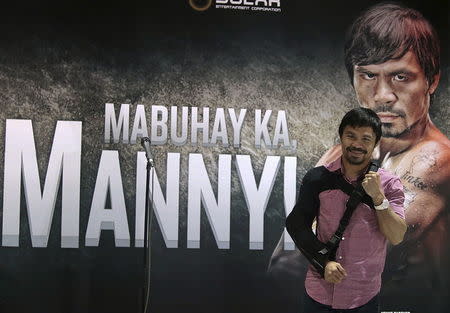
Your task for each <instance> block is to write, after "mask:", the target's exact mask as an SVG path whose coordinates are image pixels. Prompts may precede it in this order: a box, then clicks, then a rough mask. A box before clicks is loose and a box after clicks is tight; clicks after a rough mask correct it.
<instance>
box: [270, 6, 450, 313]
mask: <svg viewBox="0 0 450 313" xmlns="http://www.w3.org/2000/svg"><path fill="white" fill-rule="evenodd" d="M345 64H346V68H347V71H348V73H349V77H350V80H351V83H352V85H353V87H354V89H355V92H356V96H357V98H358V101H359V103H360V105H361V106H362V107H366V108H371V109H373V110H374V111H375V112H376V113H377V114H378V116H379V117H380V119H381V122H382V131H383V135H382V137H381V140H380V144H379V147H377V149H375V150H374V154H373V158H374V159H377V160H379V161H381V162H382V166H383V168H385V169H387V170H389V171H391V172H392V173H394V174H395V175H397V176H398V177H400V179H401V180H402V182H403V185H404V188H405V217H406V223H407V225H408V230H407V233H406V235H405V240H404V241H403V242H402V243H401V244H400V245H397V246H395V247H389V248H388V249H389V251H388V256H387V260H386V269H385V273H384V278H385V281H386V282H389V288H388V290H386V291H385V294H386V295H387V296H388V297H391V298H392V299H393V301H392V302H395V303H397V304H398V305H399V306H400V307H398V308H403V309H405V310H408V309H413V310H418V312H419V311H422V310H425V309H427V308H430V305H434V306H435V308H436V309H442V308H443V307H445V303H444V304H439V302H438V301H439V300H440V301H443V299H444V298H443V297H441V296H440V293H442V294H445V293H446V290H447V287H448V286H446V284H447V283H448V278H447V277H448V276H449V272H448V269H447V268H448V262H449V257H448V256H449V253H448V252H449V248H448V244H447V242H446V241H447V240H448V238H449V231H450V227H449V218H448V207H449V203H450V201H449V200H450V199H449V198H450V192H449V190H450V141H449V140H448V138H447V137H446V136H445V135H444V134H442V133H441V132H440V131H439V130H438V129H437V128H436V126H435V125H434V124H433V123H432V121H431V119H430V116H429V114H428V111H429V107H430V105H431V102H432V101H431V100H432V97H433V94H434V92H435V91H436V88H437V86H438V83H439V79H440V69H439V64H440V48H439V39H438V37H437V35H436V32H435V30H434V29H433V27H432V26H431V25H430V23H429V22H428V21H427V20H426V19H425V18H424V17H423V16H422V15H421V14H420V13H419V12H417V11H416V10H413V9H410V8H405V7H402V6H399V5H396V4H380V5H375V6H374V7H371V8H369V9H368V10H367V11H365V12H364V13H363V14H362V15H361V16H359V17H358V18H357V19H356V20H355V22H354V24H353V25H352V26H351V28H350V31H349V33H348V36H347V40H346V44H345ZM340 155H341V147H340V145H337V146H335V147H333V148H331V149H330V150H329V151H327V152H326V153H325V154H324V155H323V156H322V158H321V159H320V160H319V162H318V165H322V164H326V163H328V162H330V161H331V160H334V159H336V158H337V157H339V156H340ZM281 242H282V241H280V243H281ZM302 264H304V261H302V258H301V255H300V253H299V252H298V251H283V249H282V246H281V244H279V245H278V247H277V249H276V250H275V252H274V254H273V256H272V259H271V264H270V268H269V272H270V273H271V276H272V277H273V278H275V279H278V278H277V277H280V278H281V277H282V276H285V275H287V276H289V277H302V276H304V274H303V273H304V270H303V269H302V266H303V265H302ZM384 286H388V285H387V284H384ZM431 291H432V292H431ZM425 293H429V294H431V293H432V294H433V295H434V296H436V299H435V300H433V301H430V299H429V298H426V299H425V298H422V297H420V295H421V294H425ZM391 308H392V307H391Z"/></svg>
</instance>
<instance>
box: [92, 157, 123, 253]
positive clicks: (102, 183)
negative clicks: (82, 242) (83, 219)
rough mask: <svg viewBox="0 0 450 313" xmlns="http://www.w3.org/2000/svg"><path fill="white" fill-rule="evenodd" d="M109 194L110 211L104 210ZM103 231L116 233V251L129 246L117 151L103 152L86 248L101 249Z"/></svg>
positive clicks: (93, 198)
mask: <svg viewBox="0 0 450 313" xmlns="http://www.w3.org/2000/svg"><path fill="white" fill-rule="evenodd" d="M108 191H109V197H110V199H111V208H110V209H105V206H106V197H107V195H108ZM102 229H111V230H113V231H114V237H115V244H116V246H117V247H129V246H130V231H129V229H128V218H127V209H126V207H125V197H124V195H123V185H122V176H121V174H120V164H119V153H118V152H117V151H102V156H101V158H100V165H99V166H98V173H97V181H96V182H95V189H94V195H93V197H92V204H91V212H90V214H89V221H88V226H87V230H86V246H94V247H97V246H98V242H99V239H100V232H101V230H102Z"/></svg>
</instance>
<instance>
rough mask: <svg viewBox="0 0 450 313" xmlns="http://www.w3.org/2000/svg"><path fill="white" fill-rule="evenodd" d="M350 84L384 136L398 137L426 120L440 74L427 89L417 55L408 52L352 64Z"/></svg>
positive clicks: (426, 82) (427, 84)
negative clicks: (376, 118)
mask: <svg viewBox="0 0 450 313" xmlns="http://www.w3.org/2000/svg"><path fill="white" fill-rule="evenodd" d="M353 82H354V87H355V91H356V96H357V98H358V101H359V103H360V104H361V106H362V107H365V108H369V109H372V110H374V111H375V112H376V113H377V114H378V116H379V117H380V119H381V123H382V131H383V137H400V136H401V135H402V134H404V133H405V132H407V131H408V130H409V129H410V128H411V127H412V126H414V125H415V124H416V123H417V122H419V121H425V120H426V119H427V117H428V109H429V106H430V95H431V94H432V93H433V92H434V91H435V90H436V87H437V84H438V82H439V75H436V77H435V79H434V82H433V84H432V85H431V86H430V84H429V83H428V81H427V80H426V78H425V74H424V72H423V70H422V68H421V67H420V65H419V62H418V61H417V57H416V55H415V54H414V53H413V52H412V51H408V52H407V53H406V54H405V55H404V56H403V57H401V58H400V59H395V60H394V59H392V60H389V61H386V62H384V63H381V64H370V65H360V66H359V65H355V66H354V74H353Z"/></svg>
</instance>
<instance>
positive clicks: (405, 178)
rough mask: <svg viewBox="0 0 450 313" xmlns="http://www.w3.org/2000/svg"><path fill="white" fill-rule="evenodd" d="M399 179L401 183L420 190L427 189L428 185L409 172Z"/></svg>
mask: <svg viewBox="0 0 450 313" xmlns="http://www.w3.org/2000/svg"><path fill="white" fill-rule="evenodd" d="M401 179H402V181H403V182H407V183H409V184H411V185H413V186H414V187H416V188H419V189H420V190H425V189H427V188H428V184H427V183H425V182H424V181H423V179H422V178H420V177H417V176H413V175H410V172H409V171H408V172H406V173H405V174H403V175H402V177H401Z"/></svg>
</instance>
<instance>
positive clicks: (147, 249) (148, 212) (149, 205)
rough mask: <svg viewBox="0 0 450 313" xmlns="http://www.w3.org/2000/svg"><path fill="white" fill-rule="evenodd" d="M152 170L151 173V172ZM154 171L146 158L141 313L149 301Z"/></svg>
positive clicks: (150, 162) (150, 161) (146, 308)
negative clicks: (150, 193)
mask: <svg viewBox="0 0 450 313" xmlns="http://www.w3.org/2000/svg"><path fill="white" fill-rule="evenodd" d="M152 168H153V171H152ZM150 172H152V175H151V176H152V184H151V186H152V198H151V200H150V195H149V192H150V191H149V189H150V188H149V186H150ZM154 176H155V170H154V165H153V162H152V160H150V159H149V158H148V157H147V177H146V183H145V224H144V288H143V301H142V309H143V311H142V312H143V313H147V311H148V305H149V300H150V264H151V251H152V250H151V246H150V243H151V234H152V232H151V225H152V217H153V195H154V192H153V191H154Z"/></svg>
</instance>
